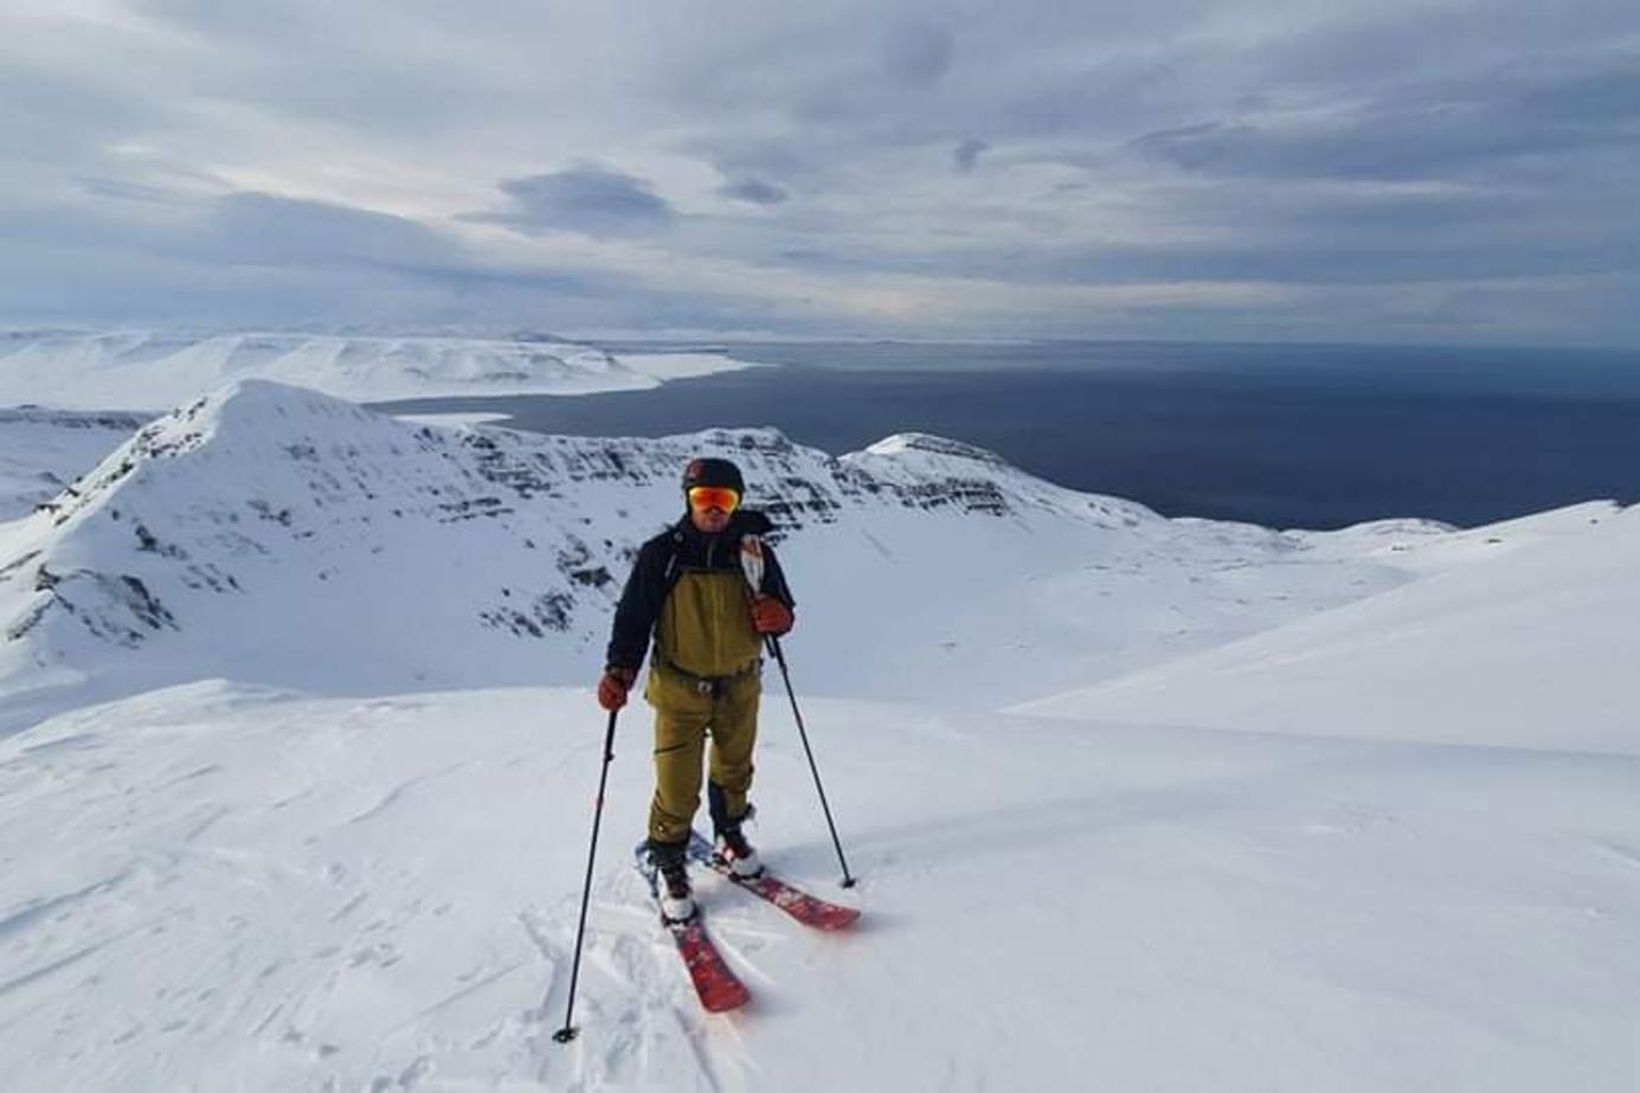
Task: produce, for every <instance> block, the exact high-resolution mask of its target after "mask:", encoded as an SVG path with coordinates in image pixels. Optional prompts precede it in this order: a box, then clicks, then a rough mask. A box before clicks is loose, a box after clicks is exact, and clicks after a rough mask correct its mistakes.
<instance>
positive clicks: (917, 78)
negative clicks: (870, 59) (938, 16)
mask: <svg viewBox="0 0 1640 1093" xmlns="http://www.w3.org/2000/svg"><path fill="white" fill-rule="evenodd" d="M951 54H952V40H951V32H950V31H949V30H947V29H945V28H944V27H938V26H933V25H930V24H927V23H902V24H900V25H899V26H897V27H894V28H893V29H892V30H891V31H890V32H889V35H888V40H887V42H886V45H885V49H884V63H885V65H886V67H887V69H888V73H889V76H890V77H891V78H892V79H894V80H895V81H897V82H900V83H904V84H907V85H909V86H912V87H930V86H932V85H934V84H936V83H938V82H939V81H940V79H941V78H942V77H943V76H944V75H945V74H946V73H947V72H949V71H950V70H951Z"/></svg>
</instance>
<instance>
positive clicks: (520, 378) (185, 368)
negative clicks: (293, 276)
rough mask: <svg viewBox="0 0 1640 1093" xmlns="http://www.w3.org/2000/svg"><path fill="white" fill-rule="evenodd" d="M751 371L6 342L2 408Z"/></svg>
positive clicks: (268, 344) (319, 350)
mask: <svg viewBox="0 0 1640 1093" xmlns="http://www.w3.org/2000/svg"><path fill="white" fill-rule="evenodd" d="M746 367H751V366H750V365H749V364H748V363H746V362H744V361H738V360H735V359H734V358H732V357H730V356H728V355H727V354H725V353H721V352H711V351H707V352H695V353H622V354H619V355H616V354H611V353H608V352H605V351H604V350H602V349H599V348H597V347H595V346H590V345H585V344H580V343H575V342H568V341H564V340H561V339H554V338H551V337H550V336H542V335H519V336H515V337H512V338H462V337H431V336H428V337H369V336H363V335H340V334H337V335H315V334H294V333H282V332H270V333H257V332H251V333H236V334H191V333H175V332H157V331H148V330H136V331H117V332H104V333H79V332H72V333H65V332H53V331H11V332H0V405H4V404H6V403H38V404H41V405H47V406H53V407H58V408H74V409H89V410H109V409H118V410H153V411H155V412H158V411H161V410H165V409H168V408H169V407H171V406H175V405H178V404H179V403H182V402H186V401H188V400H190V399H192V398H194V397H196V396H197V395H198V394H199V393H200V392H202V391H209V390H211V389H213V388H215V387H217V386H220V385H221V384H222V383H224V382H226V381H228V380H233V379H249V378H259V379H268V380H274V381H277V382H282V383H288V384H295V385H298V386H303V387H311V388H314V389H315V390H320V391H326V392H329V393H330V394H334V395H337V396H339V397H341V398H346V399H351V400H354V401H357V402H385V401H390V400H394V399H411V398H431V397H440V396H461V395H497V394H501V395H520V394H585V393H588V392H592V391H620V390H638V389H643V388H648V387H654V386H655V385H656V384H658V383H662V382H664V381H666V380H669V379H681V378H684V377H687V376H698V375H706V374H708V373H711V372H721V371H728V370H732V369H736V368H746Z"/></svg>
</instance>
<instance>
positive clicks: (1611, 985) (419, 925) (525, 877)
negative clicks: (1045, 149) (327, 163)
mask: <svg viewBox="0 0 1640 1093" xmlns="http://www.w3.org/2000/svg"><path fill="white" fill-rule="evenodd" d="M35 427H36V426H34V425H30V426H29V428H35ZM54 427H55V428H61V429H65V430H66V429H68V428H69V426H68V425H66V424H63V423H62V422H59V423H58V425H56V426H54ZM14 435H19V434H16V433H13V432H10V431H8V427H7V425H6V423H5V422H3V421H0V441H4V440H6V439H8V438H9V437H11V436H14ZM7 450H20V449H7ZM699 451H707V452H724V453H732V454H733V456H734V458H736V459H737V460H739V461H740V462H741V463H742V465H743V466H744V467H745V468H746V469H747V475H748V479H749V481H750V482H751V483H752V485H753V489H754V491H755V492H754V499H755V500H757V501H758V502H759V503H761V504H765V505H767V506H768V507H769V508H770V511H771V512H772V513H773V514H774V515H775V516H776V518H777V520H778V521H779V522H780V523H781V525H782V527H783V529H784V534H783V537H782V539H781V542H780V545H779V549H780V551H781V555H782V558H783V560H784V561H785V562H786V565H787V568H788V570H789V572H790V574H791V577H792V580H793V583H794V586H795V589H796V592H797V596H798V599H799V608H798V629H797V630H796V631H794V632H793V634H792V635H791V636H790V638H789V639H788V641H787V643H786V649H787V653H788V656H789V659H790V662H791V666H792V671H793V675H794V681H795V684H796V686H797V689H798V697H799V700H800V701H801V703H802V710H803V714H804V718H805V721H806V723H807V725H808V729H809V733H810V737H811V740H812V743H813V745H814V748H815V752H816V757H817V759H818V761H819V763H820V767H821V770H822V772H823V774H824V776H825V780H826V791H827V795H828V797H829V798H830V801H831V804H832V807H833V811H834V813H835V815H836V817H837V822H838V827H839V830H840V833H841V835H842V838H843V840H844V842H845V846H846V849H847V852H848V856H849V863H850V866H851V867H852V869H853V872H854V873H855V874H857V875H858V876H859V877H860V878H861V882H860V884H859V886H858V887H857V888H855V889H852V890H849V891H847V892H844V891H842V890H841V889H839V888H838V887H837V886H836V885H835V881H836V879H837V877H838V876H839V871H838V867H837V862H836V859H835V856H834V854H833V851H832V848H831V844H830V840H829V837H828V835H827V833H826V829H825V826H824V823H823V821H822V819H821V816H820V811H819V807H818V804H817V802H816V799H815V794H814V787H813V785H812V783H811V782H810V779H809V772H808V767H807V764H806V762H805V760H804V757H803V750H802V747H801V745H800V743H799V741H798V739H797V736H796V729H795V725H794V724H793V721H792V717H791V712H790V708H789V707H788V705H787V703H786V700H785V696H784V694H783V693H782V691H781V684H780V677H779V675H778V673H777V672H774V671H772V670H771V671H770V672H768V673H767V674H766V678H765V688H766V695H765V704H764V711H763V719H762V725H761V742H760V746H759V755H758V760H759V761H758V782H757V786H756V787H755V790H754V798H755V800H756V802H757V804H758V808H759V820H758V823H757V826H756V827H755V828H754V830H753V831H752V832H751V834H752V837H753V840H754V842H756V843H757V844H758V846H759V848H760V850H761V851H762V854H763V856H764V858H765V860H766V861H767V862H768V863H769V865H770V866H771V868H773V869H775V870H777V871H779V872H780V873H781V874H782V875H785V876H787V877H789V878H791V879H793V880H795V881H797V882H799V883H802V884H804V885H806V886H808V887H810V888H811V889H812V890H813V891H815V892H816V894H819V895H822V896H824V897H826V898H830V899H834V900H837V901H840V902H847V903H850V904H852V905H855V906H859V907H860V908H861V909H862V910H863V913H864V914H863V918H862V920H861V922H860V923H859V924H858V927H857V929H855V930H854V931H852V932H851V933H850V934H848V935H846V936H828V935H823V934H820V933H817V932H813V931H808V930H805V929H804V928H803V927H801V926H799V925H797V924H795V923H792V922H791V921H790V920H788V919H787V918H786V917H785V916H783V915H781V914H780V913H779V912H778V911H777V910H776V909H774V908H771V907H768V906H767V905H765V904H763V903H761V902H760V901H757V900H755V899H753V898H752V897H751V896H749V895H748V894H746V893H743V892H740V891H737V890H735V889H733V888H731V887H728V886H727V885H726V884H725V883H724V882H722V881H721V879H720V878H716V877H712V876H702V877H701V879H700V881H699V883H698V887H697V895H698V897H699V898H700V900H701V902H702V905H703V907H704V909H705V913H706V915H707V922H708V923H709V926H710V928H711V930H712V931H713V933H714V935H715V936H716V937H717V938H718V939H719V941H720V944H721V946H722V947H723V949H724V951H725V953H726V955H727V957H728V959H729V961H730V963H731V965H732V967H733V968H734V969H735V970H736V972H737V973H738V974H739V975H740V976H741V977H742V978H743V979H744V980H745V981H746V983H747V984H748V986H749V987H750V988H751V991H752V994H753V1002H752V1003H751V1005H750V1006H749V1007H747V1008H746V1009H744V1010H742V1011H739V1012H736V1013H733V1014H730V1015H724V1016H709V1015H706V1014H703V1013H702V1012H701V1011H700V1010H699V1007H698V1006H697V1005H696V1003H695V1001H694V998H693V994H692V991H691V989H690V987H689V985H688V982H687V979H686V978H685V976H684V974H683V970H682V967H681V965H680V962H679V961H678V958H677V956H676V955H675V953H674V952H673V951H672V949H671V946H670V943H669V942H668V941H667V939H666V938H665V937H664V936H663V935H662V934H661V933H660V932H659V931H658V929H657V928H656V926H655V923H654V920H653V914H652V912H651V911H649V910H646V905H645V896H644V893H643V888H642V882H641V880H640V879H639V878H638V876H637V874H636V873H635V872H634V871H633V870H632V868H631V867H630V864H629V863H630V858H631V855H630V850H631V846H632V844H633V842H635V841H636V840H637V839H638V838H639V837H640V835H641V833H642V830H643V826H644V816H645V813H646V809H647V803H648V798H649V792H650V786H649V777H650V775H649V764H648V761H647V760H648V750H649V746H648V741H647V738H648V731H649V730H648V713H649V712H648V710H647V709H646V708H645V707H643V705H642V704H641V702H640V703H636V704H635V705H634V706H633V707H631V708H629V709H628V710H627V711H625V712H624V713H623V714H622V715H621V718H620V721H619V727H618V733H617V738H616V745H615V758H614V760H613V762H612V764H611V768H610V785H609V790H608V793H607V796H606V800H607V805H606V812H605V814H604V817H603V824H602V831H603V841H602V843H601V845H600V850H599V860H598V868H597V870H596V873H595V880H594V884H593V891H592V907H591V914H590V919H589V935H588V942H587V950H586V955H585V960H584V964H583V969H582V975H581V980H580V996H579V999H578V1001H577V1005H576V1014H577V1020H576V1023H577V1025H578V1026H579V1027H580V1029H581V1036H580V1038H579V1039H577V1040H576V1041H575V1042H574V1043H573V1044H571V1045H569V1046H560V1045H558V1044H555V1043H553V1042H552V1040H551V1034H552V1033H553V1032H554V1031H555V1030H556V1029H557V1028H558V1027H559V1024H560V1023H561V1021H562V1019H563V1012H564V1004H565V1001H566V991H567V988H568V979H569V969H568V963H569V958H570V952H571V948H572V946H573V943H574V930H575V921H576V913H577V911H578V908H579V899H580V894H581V893H580V884H581V880H582V876H583V870H584V867H585V854H586V839H587V835H588V832H589V830H590V826H591V821H592V797H593V794H594V790H595V787H596V785H597V778H598V774H599V768H600V764H601V760H602V747H601V745H602V741H603V730H604V726H605V723H606V721H605V715H603V713H602V712H601V711H600V710H599V709H598V708H597V706H596V705H595V703H594V701H593V698H592V692H591V686H590V684H591V681H592V679H593V678H594V676H595V675H596V672H597V670H598V667H599V665H600V663H601V657H602V640H603V638H604V637H605V636H606V634H607V627H608V616H609V610H610V605H611V601H612V598H613V595H614V588H613V585H614V583H615V581H613V580H612V581H610V582H606V583H600V582H598V581H596V580H591V579H585V580H577V579H576V578H575V577H574V576H573V574H577V573H580V574H586V573H589V572H591V571H592V570H593V569H595V568H596V567H597V566H599V565H602V566H605V567H607V568H608V569H609V570H611V571H613V572H614V573H615V574H616V576H617V578H618V576H624V569H625V564H626V560H627V559H628V557H629V552H630V550H631V549H632V547H633V546H635V545H636V543H637V542H638V541H640V540H641V539H642V538H643V537H645V536H646V535H647V534H649V533H651V532H652V531H653V530H654V529H655V528H656V527H657V526H659V525H660V523H661V522H663V521H665V520H667V519H670V518H671V516H672V514H673V513H674V512H675V511H676V509H675V506H676V490H677V486H676V473H677V468H678V466H679V465H681V463H682V461H683V460H684V458H686V456H687V455H689V454H693V453H695V452H699ZM64 470H65V471H66V470H67V468H64ZM73 473H74V474H76V475H79V481H78V484H77V485H76V491H77V494H78V496H70V495H63V496H60V497H58V498H56V499H55V500H54V502H53V505H54V508H51V509H47V510H44V511H41V512H38V513H35V514H33V515H31V516H28V517H26V518H23V519H18V520H14V521H12V522H10V523H4V524H0V622H3V623H4V625H5V626H6V628H7V634H8V639H7V640H6V641H5V642H4V643H3V644H0V725H3V726H5V728H6V729H7V730H8V731H9V732H10V733H11V735H9V736H8V737H6V738H5V739H0V1068H3V1071H4V1073H5V1074H6V1075H7V1079H6V1085H7V1087H8V1088H16V1089H28V1090H33V1089H51V1090H62V1091H74V1090H107V1089H165V1090H217V1089H235V1090H245V1091H256V1090H270V1091H271V1090H280V1091H285V1090H316V1091H320V1090H323V1091H342V1090H347V1091H352V1090H370V1091H372V1093H383V1091H386V1090H423V1091H431V1090H460V1089H493V1090H525V1089H540V1090H567V1089H586V1090H592V1089H627V1088H634V1089H664V1090H718V1091H735V1090H762V1089H781V1090H810V1089H812V1090H832V1089H893V1090H920V1089H936V1088H938V1089H944V1088H958V1089H967V1088H974V1089H980V1088H1009V1089H1012V1088H1021V1089H1083V1088H1111V1089H1124V1090H1175V1089H1176V1090H1198V1089H1211V1090H1214V1091H1229V1093H1234V1091H1239V1090H1245V1091H1249V1093H1252V1091H1259V1093H1265V1091H1272V1090H1275V1091H1282V1090H1293V1091H1304V1093H1311V1091H1314V1090H1317V1089H1324V1090H1328V1091H1346V1093H1348V1091H1357V1090H1360V1091H1368V1090H1372V1091H1379V1090H1396V1091H1402V1090H1413V1091H1416V1090H1429V1091H1432V1093H1450V1091H1451V1090H1455V1089H1485V1090H1489V1091H1491V1090H1503V1091H1509V1090H1520V1091H1534V1093H1535V1091H1537V1090H1541V1089H1545V1088H1549V1087H1555V1088H1562V1087H1563V1088H1570V1089H1576V1090H1579V1091H1596V1093H1603V1091H1613V1093H1615V1091H1619V1090H1622V1091H1627V1090H1630V1089H1632V1088H1633V1087H1634V1076H1635V1074H1636V1073H1637V1072H1640V1039H1637V1038H1636V1037H1635V1036H1634V1035H1633V1030H1634V1028H1635V1027H1637V1024H1640V955H1637V954H1640V927H1637V925H1636V923H1637V922H1640V729H1637V728H1636V726H1637V725H1640V720H1637V719H1636V718H1635V716H1634V710H1635V703H1634V700H1633V697H1632V696H1633V694H1634V688H1633V685H1632V676H1633V672H1632V668H1631V667H1630V665H1632V664H1633V663H1634V662H1635V658H1636V654H1637V653H1640V643H1637V640H1636V635H1637V632H1640V624H1637V623H1636V622H1635V621H1634V620H1635V619H1636V618H1640V611H1637V609H1640V603H1637V602H1636V597H1637V594H1636V592H1635V589H1636V588H1640V582H1637V580H1636V578H1637V577H1640V514H1637V511H1636V510H1619V509H1618V508H1616V507H1615V506H1612V505H1609V504H1591V505H1584V506H1577V507H1574V508H1571V509H1566V510H1561V511H1558V512H1553V513H1545V514H1540V515H1539V516H1535V517H1531V518H1527V519H1523V520H1519V521H1511V522H1509V523H1508V524H1501V525H1495V526H1493V527H1491V528H1481V529H1469V530H1466V531H1455V530H1452V529H1448V528H1443V527H1440V526H1438V525H1431V524H1427V523H1423V522H1417V521H1382V522H1377V523H1374V524H1369V525H1362V526H1360V527H1357V528H1351V529H1346V530H1344V531H1340V532H1328V533H1308V532H1275V531H1270V530H1267V529H1262V528H1256V527H1251V526H1248V525H1237V524H1223V523H1217V522H1212V521H1200V520H1166V519H1163V518H1162V517H1160V516H1158V515H1156V514H1155V513H1153V512H1151V511H1150V510H1148V509H1145V508H1144V507H1143V506H1140V505H1136V504H1134V503H1132V502H1127V501H1122V500H1119V499H1116V498H1106V497H1098V496H1095V495H1086V494H1079V493H1076V492H1074V491H1070V490H1065V489H1062V488H1060V487H1057V486H1054V485H1052V484H1051V483H1046V482H1042V481H1040V480H1038V479H1034V478H1031V477H1030V476H1028V475H1025V474H1023V473H1021V472H1019V471H1018V470H1017V469H1015V468H1012V467H1009V466H1008V465H1007V464H1006V463H1005V462H1003V461H1002V460H1000V459H998V458H997V457H996V456H995V455H993V454H992V453H989V452H985V451H983V450H982V449H976V448H972V447H970V446H967V445H964V444H961V443H958V442H955V441H952V440H947V439H944V438H938V437H928V436H924V435H921V434H904V435H902V436H899V437H894V438H889V439H887V440H885V441H883V442H880V443H878V444H876V445H873V446H872V447H871V448H870V449H868V450H866V451H864V452H859V453H852V454H848V455H844V456H842V457H838V458H833V457H831V456H829V455H827V454H826V453H822V452H816V451H813V450H811V449H805V448H802V447H801V446H798V445H793V444H791V443H790V442H789V441H787V440H786V439H785V438H784V437H781V436H780V435H779V434H778V433H775V432H773V431H772V430H721V431H711V432H708V433H703V434H698V435H694V436H688V437H676V438H666V439H662V440H637V439H604V440H597V439H586V438H562V437H530V436H525V435H522V434H517V433H511V432H508V431H506V430H498V429H492V428H486V427H483V426H470V427H462V428H439V427H434V426H428V425H419V424H411V423H406V422H403V421H399V420H397V419H394V418H391V417H386V416H383V415H379V414H372V413H370V412H369V411H366V410H363V409H360V408H359V407H357V406H354V405H352V404H350V403H347V402H344V401H341V400H338V399H335V398H331V397H328V396H326V395H322V394H318V393H315V392H312V391H303V390H297V389H293V388H291V387H288V386H284V385H281V384H277V383H269V382H262V381H255V380H251V381H238V382H234V383H230V384H229V385H227V386H226V387H223V388H220V389H218V390H216V391H214V392H212V393H211V394H210V395H209V396H207V397H204V398H200V399H197V400H195V401H190V402H189V403H188V405H186V406H184V407H182V408H181V409H180V410H178V411H176V412H175V413H173V414H171V415H168V416H167V417H165V418H163V419H160V420H158V421H156V422H153V423H152V424H149V425H147V426H145V427H144V428H142V430H141V431H140V432H139V433H138V434H137V435H136V436H134V437H132V438H131V439H130V441H129V442H128V443H126V444H124V445H122V446H121V447H120V448H118V449H117V450H114V451H112V452H109V453H108V454H107V455H106V458H104V459H103V460H102V461H101V463H100V464H98V465H97V466H95V467H94V468H92V467H89V466H87V467H82V468H80V469H78V470H75V471H74V472H73ZM485 499H490V501H489V502H488V503H485ZM503 510H504V511H503ZM116 511H117V512H118V513H119V516H118V518H116V517H115V515H114V513H115V512H116ZM395 513H396V514H395ZM138 525H140V526H141V527H142V528H143V529H144V530H143V533H141V534H139V533H137V532H136V531H135V528H136V527H137V526H138ZM526 541H528V542H529V543H531V544H533V545H525V543H526ZM127 578H131V579H135V580H136V581H138V583H139V584H140V586H141V588H142V589H143V595H138V594H137V593H136V592H135V591H134V590H133V586H132V585H131V583H130V581H129V580H127ZM42 586H43V587H42ZM504 588H505V589H508V590H509V592H508V593H507V594H505V595H504V594H503V592H502V589H504ZM543 597H545V598H546V602H548V603H550V604H551V605H552V606H553V610H552V611H546V612H545V613H534V612H536V608H534V607H531V606H530V605H532V604H539V603H540V601H541V600H542V598H543ZM555 597H556V598H555ZM509 604H510V605H512V608H513V610H515V611H516V614H515V615H507V614H505V611H506V610H507V608H508V605H509ZM161 608H162V609H163V613H161V611H160V609H161ZM167 618H168V619H169V620H170V621H169V622H167V621H165V620H166V619H167ZM485 618H489V619H491V620H497V619H505V620H511V623H512V625H505V624H503V625H499V626H497V625H493V624H486V623H485V622H484V619H485ZM145 619H146V620H147V621H145ZM519 619H523V620H525V621H528V622H533V623H534V624H535V631H536V632H533V633H532V632H531V629H530V627H529V626H525V625H521V624H520V623H519ZM30 620H32V621H30ZM548 620H558V625H546V622H547V621H548ZM25 623H27V625H26V626H24V624H25Z"/></svg>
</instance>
